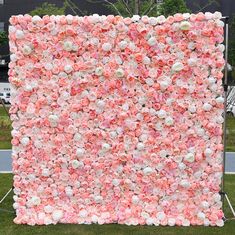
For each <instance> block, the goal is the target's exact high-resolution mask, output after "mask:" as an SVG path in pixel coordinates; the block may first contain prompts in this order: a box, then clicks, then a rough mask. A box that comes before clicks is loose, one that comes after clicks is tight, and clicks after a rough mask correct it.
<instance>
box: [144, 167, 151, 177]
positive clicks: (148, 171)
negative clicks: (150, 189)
mask: <svg viewBox="0 0 235 235" xmlns="http://www.w3.org/2000/svg"><path fill="white" fill-rule="evenodd" d="M143 172H144V174H145V175H149V174H151V173H153V169H152V168H151V167H145V168H144V170H143Z"/></svg>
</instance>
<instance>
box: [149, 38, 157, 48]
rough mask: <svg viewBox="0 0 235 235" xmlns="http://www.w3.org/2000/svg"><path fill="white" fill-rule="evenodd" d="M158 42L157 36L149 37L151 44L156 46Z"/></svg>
mask: <svg viewBox="0 0 235 235" xmlns="http://www.w3.org/2000/svg"><path fill="white" fill-rule="evenodd" d="M156 43H157V40H156V38H155V37H151V38H149V40H148V44H149V46H154V45H155V44H156Z"/></svg>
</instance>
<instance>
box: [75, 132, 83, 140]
mask: <svg viewBox="0 0 235 235" xmlns="http://www.w3.org/2000/svg"><path fill="white" fill-rule="evenodd" d="M73 139H74V140H75V141H80V140H81V139H82V135H81V134H79V133H76V134H75V135H74V137H73Z"/></svg>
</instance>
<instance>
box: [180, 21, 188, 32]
mask: <svg viewBox="0 0 235 235" xmlns="http://www.w3.org/2000/svg"><path fill="white" fill-rule="evenodd" d="M190 28H191V24H190V23H189V22H188V21H182V22H181V23H180V29H181V30H189V29H190Z"/></svg>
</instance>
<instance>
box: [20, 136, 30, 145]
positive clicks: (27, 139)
mask: <svg viewBox="0 0 235 235" xmlns="http://www.w3.org/2000/svg"><path fill="white" fill-rule="evenodd" d="M20 143H21V144H22V145H24V146H26V145H28V144H29V137H27V136H25V137H23V138H22V139H21V140H20Z"/></svg>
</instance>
